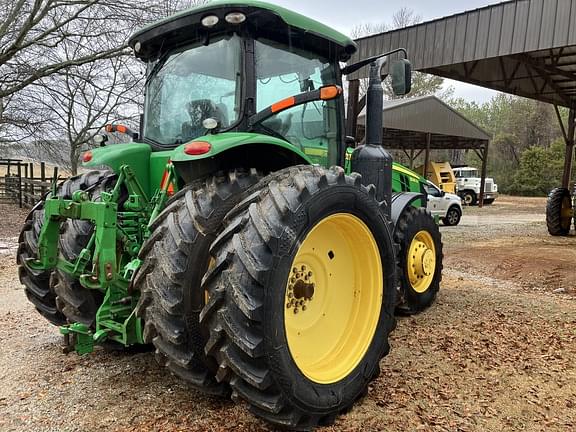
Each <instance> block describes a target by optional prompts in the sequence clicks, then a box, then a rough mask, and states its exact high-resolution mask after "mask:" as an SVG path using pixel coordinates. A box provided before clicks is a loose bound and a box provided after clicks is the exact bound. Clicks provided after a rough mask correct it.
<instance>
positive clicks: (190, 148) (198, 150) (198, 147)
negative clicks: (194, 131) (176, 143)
mask: <svg viewBox="0 0 576 432" xmlns="http://www.w3.org/2000/svg"><path fill="white" fill-rule="evenodd" d="M211 149H212V146H211V145H210V143H209V142H206V141H192V142H191V143H188V144H186V145H185V146H184V153H186V154H187V155H190V156H198V155H203V154H204V153H208V152H209V151H210V150H211Z"/></svg>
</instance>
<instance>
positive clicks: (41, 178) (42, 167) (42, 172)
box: [40, 162, 46, 196]
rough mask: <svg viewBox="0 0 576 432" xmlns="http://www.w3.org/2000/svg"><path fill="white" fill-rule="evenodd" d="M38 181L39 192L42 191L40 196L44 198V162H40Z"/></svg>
mask: <svg viewBox="0 0 576 432" xmlns="http://www.w3.org/2000/svg"><path fill="white" fill-rule="evenodd" d="M40 181H41V182H42V187H41V188H40V190H41V191H42V196H44V194H45V193H46V186H45V185H44V183H45V182H46V164H45V163H44V162H40Z"/></svg>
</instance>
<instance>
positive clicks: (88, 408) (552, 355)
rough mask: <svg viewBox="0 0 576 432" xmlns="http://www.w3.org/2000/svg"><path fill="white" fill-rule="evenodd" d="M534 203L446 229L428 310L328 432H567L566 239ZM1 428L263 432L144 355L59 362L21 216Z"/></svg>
mask: <svg viewBox="0 0 576 432" xmlns="http://www.w3.org/2000/svg"><path fill="white" fill-rule="evenodd" d="M544 206H545V200H544V199H526V198H510V197H501V198H500V199H498V200H497V201H496V202H495V203H494V204H493V205H492V206H489V207H486V208H484V209H478V208H466V209H465V215H464V217H463V219H462V222H461V224H460V225H459V226H457V227H442V228H441V230H442V234H443V240H444V254H445V260H444V279H443V283H442V290H441V292H440V294H439V297H438V299H437V302H436V304H435V305H434V306H433V307H432V308H431V309H429V310H428V311H426V312H425V313H422V314H420V315H418V316H414V317H409V318H401V319H400V320H399V323H398V328H397V330H396V331H395V332H394V333H393V335H392V338H391V345H392V352H391V353H390V355H389V356H388V357H386V358H385V359H383V360H382V363H381V368H382V374H381V376H380V377H379V378H378V379H377V380H376V381H375V382H374V383H373V384H372V385H371V388H370V392H369V394H368V396H367V397H366V398H365V399H364V400H363V401H361V402H360V403H358V404H357V405H356V406H355V407H354V409H353V410H352V411H351V412H350V413H348V414H346V415H344V416H341V417H340V418H339V419H338V421H337V423H336V424H335V425H334V426H332V427H329V428H326V430H327V431H373V430H387V431H404V430H411V431H412V430H423V431H430V430H434V431H456V430H458V431H508V430H522V431H524V430H526V431H541V430H550V431H566V430H574V429H575V428H576V362H575V359H576V265H575V263H576V235H574V234H573V235H572V236H571V237H567V238H553V237H550V236H548V234H547V233H546V229H545V224H544V213H543V211H544ZM0 212H2V218H0V299H1V300H0V344H1V346H2V349H1V351H0V430H1V431H11V430H18V431H55V430H58V431H60V430H63V431H98V430H106V431H143V430H152V431H181V430H187V431H204V430H219V431H220V430H234V431H238V430H247V431H260V430H269V427H268V426H267V425H266V424H264V423H262V422H261V421H259V420H258V419H255V418H254V417H252V416H251V415H250V414H249V413H248V412H247V410H246V409H245V407H244V406H241V405H235V404H233V403H232V402H229V401H222V400H215V399H210V398H206V397H204V396H202V395H200V394H199V393H197V392H195V391H193V390H191V389H189V388H187V386H186V385H184V384H182V383H181V382H180V381H179V380H178V379H176V378H175V377H173V376H171V375H170V374H168V373H167V372H166V371H164V370H163V369H162V368H160V367H159V366H158V365H157V364H156V363H155V361H154V358H153V354H152V353H149V352H143V353H117V352H116V353H111V352H104V351H98V352H96V353H94V354H92V355H88V356H84V357H78V356H76V355H74V354H69V355H65V354H63V353H62V352H61V350H60V347H59V344H60V338H59V336H58V332H57V330H56V329H55V328H53V327H51V326H50V325H49V324H47V323H46V322H45V321H44V320H43V318H42V317H40V315H38V314H37V313H36V312H35V311H34V310H33V308H32V306H31V305H30V304H29V303H28V302H27V301H26V299H25V296H24V293H23V290H22V288H21V286H20V285H19V283H18V279H17V270H16V266H15V264H14V257H13V254H14V249H13V247H14V246H13V245H14V244H15V240H16V239H15V236H17V234H18V227H19V224H20V221H21V220H22V219H23V217H24V213H23V212H20V211H18V209H15V208H13V207H6V206H4V207H0Z"/></svg>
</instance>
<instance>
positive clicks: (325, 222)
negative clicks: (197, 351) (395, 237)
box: [201, 166, 396, 430]
mask: <svg viewBox="0 0 576 432" xmlns="http://www.w3.org/2000/svg"><path fill="white" fill-rule="evenodd" d="M259 186H260V188H261V189H260V190H259V191H257V192H255V193H253V194H252V195H250V196H249V197H248V198H246V200H244V201H243V202H242V203H241V204H239V205H238V206H237V207H236V208H235V209H234V210H232V212H231V213H230V214H229V215H228V217H227V218H228V220H229V225H228V227H227V228H226V229H225V230H224V232H223V233H222V234H221V235H220V236H219V237H218V238H217V239H216V241H215V242H214V244H213V245H212V249H211V252H212V254H213V256H214V257H215V260H216V264H215V266H214V268H213V269H212V270H211V271H209V272H208V273H207V275H206V276H205V278H204V281H203V287H204V288H205V289H206V290H208V292H209V301H208V303H207V305H206V306H205V308H204V310H203V311H202V314H201V322H202V324H203V325H204V326H206V328H208V329H209V331H210V338H209V340H208V343H207V344H206V352H207V354H208V355H209V356H210V357H212V358H213V359H214V360H215V361H216V362H217V363H218V365H219V368H218V374H217V379H219V380H220V381H224V382H228V383H230V385H231V387H232V391H233V393H232V397H233V398H234V399H241V400H244V401H246V402H248V404H249V405H250V409H251V411H252V412H253V413H254V414H256V415H257V416H259V417H262V418H264V419H265V420H267V421H269V422H272V423H274V424H276V425H278V426H284V427H288V428H292V429H299V430H303V429H304V430H307V429H310V428H313V427H315V426H317V425H323V424H330V423H332V422H333V421H334V419H335V417H336V415H337V414H339V413H341V412H343V411H345V410H347V409H349V408H350V407H351V406H352V404H353V403H354V402H355V400H357V399H358V398H359V397H361V396H362V395H363V394H365V392H366V391H367V386H368V383H369V382H370V381H371V380H372V379H373V378H375V377H376V376H377V375H378V373H379V368H378V363H379V361H380V359H381V358H382V357H383V356H385V355H386V354H387V353H388V351H389V345H388V335H389V333H390V331H391V330H392V328H393V326H394V316H393V311H394V305H395V296H396V293H395V257H394V247H393V243H392V239H391V234H390V228H389V227H390V225H389V222H388V220H387V218H386V216H385V213H384V210H383V208H382V205H381V204H379V203H378V202H377V200H376V198H375V196H374V188H373V187H370V188H367V187H365V186H363V185H361V179H360V176H359V175H357V174H356V175H353V176H346V175H345V174H344V172H343V171H342V170H341V169H339V168H333V169H331V170H325V169H323V168H320V167H310V166H302V167H292V168H288V169H285V170H282V171H280V172H278V173H275V174H272V175H270V176H268V177H266V178H265V179H263V180H262V182H261V183H260V184H259Z"/></svg>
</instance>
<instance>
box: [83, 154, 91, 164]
mask: <svg viewBox="0 0 576 432" xmlns="http://www.w3.org/2000/svg"><path fill="white" fill-rule="evenodd" d="M91 160H92V152H91V151H87V152H86V153H84V154H83V155H82V162H84V163H87V162H90V161H91Z"/></svg>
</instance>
